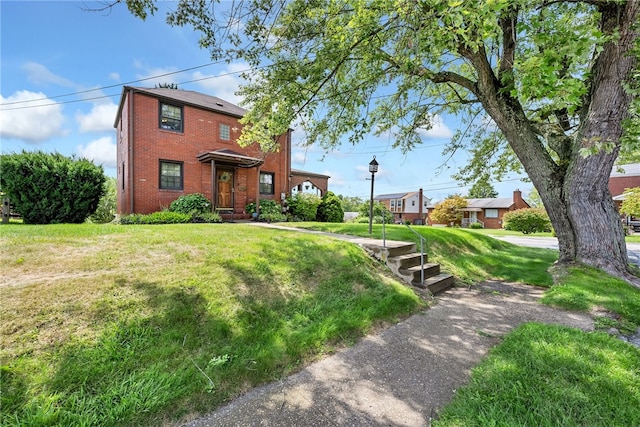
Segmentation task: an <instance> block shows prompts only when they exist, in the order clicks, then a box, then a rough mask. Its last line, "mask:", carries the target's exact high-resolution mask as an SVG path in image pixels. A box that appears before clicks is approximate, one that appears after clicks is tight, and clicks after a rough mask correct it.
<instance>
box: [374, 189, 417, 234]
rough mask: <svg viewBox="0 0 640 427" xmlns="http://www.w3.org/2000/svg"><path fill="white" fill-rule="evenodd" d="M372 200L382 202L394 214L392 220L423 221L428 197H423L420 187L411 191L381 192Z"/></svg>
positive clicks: (414, 222)
mask: <svg viewBox="0 0 640 427" xmlns="http://www.w3.org/2000/svg"><path fill="white" fill-rule="evenodd" d="M373 200H376V201H378V202H380V203H382V204H383V205H384V207H385V208H387V210H389V211H390V212H392V213H393V214H394V222H405V221H409V222H411V223H413V224H417V225H420V224H424V223H425V219H426V216H427V206H428V205H429V198H427V197H424V194H423V192H422V188H421V189H420V190H418V191H413V192H411V193H394V194H381V195H379V196H376V197H374V198H373Z"/></svg>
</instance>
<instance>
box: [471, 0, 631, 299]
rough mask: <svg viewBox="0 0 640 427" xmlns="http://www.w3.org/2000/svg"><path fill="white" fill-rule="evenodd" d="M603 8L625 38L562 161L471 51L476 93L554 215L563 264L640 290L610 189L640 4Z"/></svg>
mask: <svg viewBox="0 0 640 427" xmlns="http://www.w3.org/2000/svg"><path fill="white" fill-rule="evenodd" d="M607 7H608V9H607V8H603V10H602V12H603V22H602V28H603V30H605V31H607V30H611V29H612V28H615V27H617V26H618V25H619V28H620V35H621V38H620V40H619V41H618V42H617V43H608V44H607V45H605V47H604V50H603V52H602V53H601V54H600V55H599V56H598V58H597V61H596V63H595V65H594V67H593V69H592V85H591V88H590V92H589V97H588V99H586V100H585V108H584V114H583V115H582V121H581V125H580V128H579V130H578V131H577V134H576V135H574V136H573V137H572V140H573V143H572V144H569V145H570V146H568V147H567V149H568V151H567V153H566V156H565V158H564V159H561V160H560V161H555V160H554V159H552V157H551V156H550V155H549V152H548V151H547V149H546V148H545V147H544V146H543V144H542V142H541V141H540V139H539V136H538V133H537V132H536V130H535V129H534V128H533V126H532V125H531V124H530V123H529V121H528V119H527V117H526V115H525V113H524V111H523V109H522V107H521V106H520V104H519V103H518V102H517V100H514V99H513V98H511V97H509V96H508V95H503V94H502V93H504V91H502V93H501V91H500V90H499V88H500V82H499V81H498V80H497V79H496V77H495V75H494V74H493V72H492V71H490V66H489V64H488V62H487V61H486V59H485V58H486V57H485V56H484V55H483V53H482V52H479V53H468V55H467V58H468V59H470V60H471V62H472V63H473V65H474V68H475V69H476V70H477V71H478V77H479V78H478V83H477V94H478V95H479V99H480V100H481V102H482V104H483V106H484V108H485V110H486V111H487V113H488V114H489V115H490V116H491V117H492V118H493V119H494V121H495V122H496V124H497V125H498V127H499V128H500V130H501V131H502V133H503V134H504V136H505V138H506V139H507V141H509V144H510V146H511V147H512V149H513V150H514V152H515V153H516V155H517V156H518V158H519V159H520V162H521V163H522V165H523V166H524V168H525V170H526V171H527V174H528V176H529V178H531V180H532V181H533V184H534V185H535V187H536V189H537V190H538V193H539V194H540V198H541V199H542V202H543V203H544V205H545V207H546V209H547V212H548V213H549V216H550V218H551V222H552V223H553V226H554V229H555V231H556V235H557V237H558V242H559V258H558V262H559V263H560V264H572V263H576V262H578V263H584V264H587V265H590V266H593V267H596V268H600V269H602V270H605V271H607V272H609V273H611V274H613V275H615V276H617V277H620V278H623V279H625V280H626V281H628V282H629V283H631V284H633V285H635V286H637V287H640V278H638V277H635V276H633V275H632V274H631V273H630V271H629V268H628V259H627V249H626V244H625V240H624V234H623V230H622V223H621V221H620V217H619V214H618V213H617V211H616V209H615V206H614V203H613V200H612V199H611V194H610V192H609V189H608V181H609V176H610V174H611V170H612V167H613V164H614V161H615V159H616V157H617V155H618V152H619V149H620V142H619V140H620V136H621V135H622V122H623V120H624V119H625V118H627V116H628V110H629V104H630V101H631V98H630V96H629V95H628V94H627V93H625V91H624V89H623V87H622V84H621V82H624V81H627V80H628V79H629V77H630V76H631V72H632V70H633V69H634V67H635V65H636V60H637V58H634V57H633V56H632V55H630V52H631V50H632V46H633V43H634V41H635V39H636V37H637V34H635V33H634V32H633V29H632V28H631V27H632V25H633V24H634V23H635V22H636V20H637V19H638V16H639V9H640V1H632V2H629V3H627V4H626V5H625V6H623V8H622V9H619V8H618V7H617V6H613V7H612V6H607ZM602 142H609V143H611V144H610V148H613V149H609V150H606V149H605V150H601V151H599V152H598V153H596V154H591V155H588V156H586V157H584V156H582V155H581V153H580V149H581V148H583V147H588V146H590V145H592V144H599V143H602Z"/></svg>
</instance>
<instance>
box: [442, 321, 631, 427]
mask: <svg viewBox="0 0 640 427" xmlns="http://www.w3.org/2000/svg"><path fill="white" fill-rule="evenodd" d="M639 366H640V350H638V349H637V348H635V347H633V346H630V345H628V344H626V343H624V342H622V341H620V340H617V339H615V338H613V337H610V336H609V335H607V334H605V333H585V332H582V331H579V330H577V329H572V328H567V327H562V326H557V325H542V324H537V323H529V324H525V325H522V326H520V327H519V328H517V329H516V330H515V331H514V332H512V333H511V334H509V335H508V336H507V337H506V338H505V339H504V341H503V342H502V343H501V344H500V345H498V346H497V347H494V348H493V349H492V350H491V351H490V354H489V356H488V357H486V358H485V359H484V360H483V361H482V362H481V363H480V364H479V365H478V366H477V367H476V368H474V369H473V372H472V379H471V382H470V383H469V384H468V385H467V386H465V387H463V388H461V389H459V390H458V391H457V392H456V396H455V398H454V400H453V401H452V402H451V403H450V404H449V405H448V406H447V407H446V408H445V409H444V410H443V411H442V412H441V414H440V415H439V419H438V420H437V421H435V422H434V423H433V426H434V427H449V426H465V427H468V426H478V427H480V426H482V427H485V426H514V427H516V426H517V427H525V426H531V427H543V426H548V427H555V426H567V427H569V426H576V427H578V426H594V427H596V426H603V427H604V426H637V425H640V386H639V385H640V371H639V370H638V367H639Z"/></svg>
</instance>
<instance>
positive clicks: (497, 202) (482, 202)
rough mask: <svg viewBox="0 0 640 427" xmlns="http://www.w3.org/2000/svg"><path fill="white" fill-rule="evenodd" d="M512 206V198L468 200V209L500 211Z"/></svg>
mask: <svg viewBox="0 0 640 427" xmlns="http://www.w3.org/2000/svg"><path fill="white" fill-rule="evenodd" d="M511 205H513V198H511V197H497V198H487V199H467V208H480V209H487V208H488V209H499V208H509V207H511Z"/></svg>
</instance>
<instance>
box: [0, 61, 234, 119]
mask: <svg viewBox="0 0 640 427" xmlns="http://www.w3.org/2000/svg"><path fill="white" fill-rule="evenodd" d="M222 62H224V61H216V62H210V63H208V64H202V65H196V66H195V67H189V68H185V69H182V70H178V71H172V72H169V73H164V74H158V75H157V76H151V77H145V78H144V79H138V80H131V81H128V82H125V83H117V84H113V85H108V86H102V87H98V88H94V89H87V90H81V91H78V92H72V93H65V94H62V95H55V96H47V97H45V98H36V99H29V100H25V101H14V102H4V103H2V104H0V107H4V106H5V105H15V104H25V103H29V102H37V101H47V100H49V99H58V98H65V97H67V96H77V95H82V94H84V93H89V92H95V91H98V90H105V89H113V88H114V87H119V86H126V85H130V84H133V83H140V82H144V81H147V80H153V79H157V78H160V77H166V76H172V75H174V74H180V73H185V72H187V71H193V70H197V69H200V68H204V67H209V66H211V65H218V64H220V63H222ZM241 72H242V71H241ZM200 80H203V79H200ZM193 81H198V80H193ZM186 83H190V82H186ZM108 96H113V95H108ZM106 97H107V96H102V97H95V98H88V99H83V100H78V101H75V102H82V101H86V100H93V99H99V98H106ZM57 104H65V102H58V103H55V104H45V105H34V106H33V107H44V106H47V105H57ZM23 108H24V107H23ZM12 109H13V108H7V109H3V110H2V111H6V110H12ZM16 109H17V108H16Z"/></svg>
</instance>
